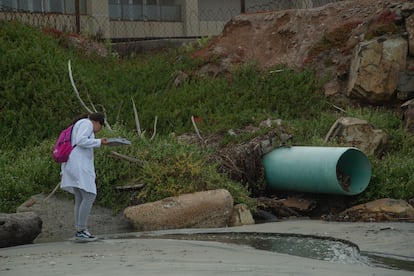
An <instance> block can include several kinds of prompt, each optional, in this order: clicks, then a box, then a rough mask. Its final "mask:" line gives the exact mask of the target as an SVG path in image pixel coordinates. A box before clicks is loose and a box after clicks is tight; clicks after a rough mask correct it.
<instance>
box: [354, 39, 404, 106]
mask: <svg viewBox="0 0 414 276" xmlns="http://www.w3.org/2000/svg"><path fill="white" fill-rule="evenodd" d="M407 51H408V43H407V40H405V39H404V38H402V37H397V38H386V37H384V38H383V39H374V40H370V41H364V42H361V43H360V44H359V45H358V46H357V47H356V49H355V51H354V56H353V58H352V61H351V68H350V72H349V80H348V89H347V95H348V96H349V97H353V98H358V99H362V100H364V101H366V102H369V103H372V104H378V103H383V102H386V101H389V100H391V99H392V98H393V97H394V96H395V91H396V88H397V83H398V75H399V71H401V70H404V69H405V67H406V59H407Z"/></svg>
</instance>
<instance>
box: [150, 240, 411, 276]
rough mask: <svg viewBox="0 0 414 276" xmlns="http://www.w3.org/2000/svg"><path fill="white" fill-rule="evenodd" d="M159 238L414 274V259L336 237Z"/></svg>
mask: <svg viewBox="0 0 414 276" xmlns="http://www.w3.org/2000/svg"><path fill="white" fill-rule="evenodd" d="M152 238H153V236H152ZM157 238H165V239H181V240H199V241H217V242H222V243H232V244H238V245H246V246H250V247H253V248H255V249H259V250H267V251H272V252H277V253H282V254H289V255H294V256H299V257H304V258H311V259H317V260H323V261H329V262H337V263H343V264H354V265H362V266H375V267H384V268H389V269H398V270H407V271H414V260H412V259H409V258H404V257H403V256H391V255H384V254H378V253H374V252H360V250H359V248H358V246H357V245H356V244H353V243H351V242H349V241H346V240H340V239H334V238H325V237H316V236H309V235H298V234H274V233H250V232H249V233H239V232H237V233H196V234H166V235H161V236H159V237H157Z"/></svg>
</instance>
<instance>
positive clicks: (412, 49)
mask: <svg viewBox="0 0 414 276" xmlns="http://www.w3.org/2000/svg"><path fill="white" fill-rule="evenodd" d="M405 28H406V29H407V32H408V37H409V38H408V44H409V55H410V56H414V14H412V15H410V16H409V17H408V18H407V19H406V20H405Z"/></svg>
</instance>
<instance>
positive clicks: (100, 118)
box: [72, 112, 105, 126]
mask: <svg viewBox="0 0 414 276" xmlns="http://www.w3.org/2000/svg"><path fill="white" fill-rule="evenodd" d="M86 118H89V120H92V121H95V122H99V123H100V124H101V125H102V126H103V125H104V123H105V115H104V114H103V113H100V112H95V113H91V114H87V113H83V114H81V115H79V116H77V117H76V118H75V119H74V120H73V122H72V124H74V123H76V122H77V121H79V120H80V119H86Z"/></svg>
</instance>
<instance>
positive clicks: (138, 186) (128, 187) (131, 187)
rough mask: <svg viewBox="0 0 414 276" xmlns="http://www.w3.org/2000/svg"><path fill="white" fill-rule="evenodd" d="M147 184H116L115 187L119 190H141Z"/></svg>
mask: <svg viewBox="0 0 414 276" xmlns="http://www.w3.org/2000/svg"><path fill="white" fill-rule="evenodd" d="M144 186H145V183H137V184H131V185H123V186H116V188H115V189H117V190H118V191H131V190H139V189H141V188H142V187H144Z"/></svg>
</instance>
